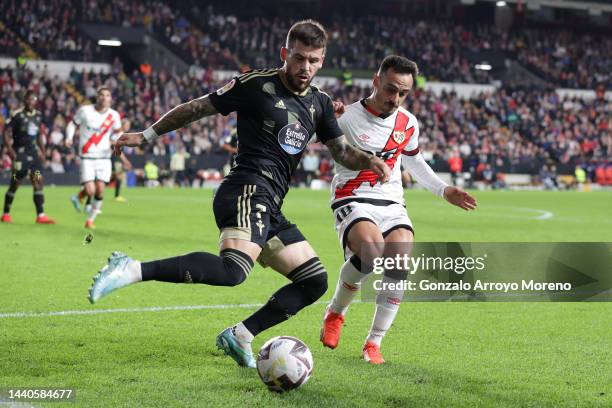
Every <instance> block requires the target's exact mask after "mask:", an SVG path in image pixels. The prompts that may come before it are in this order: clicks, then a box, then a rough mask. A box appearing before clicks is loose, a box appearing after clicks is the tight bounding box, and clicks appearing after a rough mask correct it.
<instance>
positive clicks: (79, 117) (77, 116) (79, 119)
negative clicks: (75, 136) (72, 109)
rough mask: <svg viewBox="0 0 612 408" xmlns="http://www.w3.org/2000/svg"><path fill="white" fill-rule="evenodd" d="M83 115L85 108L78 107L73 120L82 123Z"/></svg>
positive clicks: (78, 123)
mask: <svg viewBox="0 0 612 408" xmlns="http://www.w3.org/2000/svg"><path fill="white" fill-rule="evenodd" d="M83 115H84V112H83V108H82V107H80V108H79V109H77V111H76V113H75V114H74V116H73V117H72V121H73V122H74V123H75V124H77V125H80V124H81V123H83Z"/></svg>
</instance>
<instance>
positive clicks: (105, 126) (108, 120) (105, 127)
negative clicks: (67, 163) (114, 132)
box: [82, 113, 115, 154]
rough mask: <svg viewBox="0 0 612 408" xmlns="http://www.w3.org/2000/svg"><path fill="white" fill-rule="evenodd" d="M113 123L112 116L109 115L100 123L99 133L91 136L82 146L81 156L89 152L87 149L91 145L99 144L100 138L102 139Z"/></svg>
mask: <svg viewBox="0 0 612 408" xmlns="http://www.w3.org/2000/svg"><path fill="white" fill-rule="evenodd" d="M114 123H115V121H114V120H113V114H112V113H109V114H108V116H107V117H106V119H104V122H102V126H101V127H100V132H98V133H97V134H93V135H91V137H90V138H89V140H88V141H87V143H85V145H84V146H83V150H82V152H83V154H85V153H87V152H88V151H89V148H90V147H91V146H92V145H96V146H97V145H98V143H100V141H101V140H102V138H104V136H105V135H106V134H107V133H108V131H109V130H110V129H111V128H112V126H113V124H114Z"/></svg>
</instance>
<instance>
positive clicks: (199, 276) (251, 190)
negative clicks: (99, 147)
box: [89, 20, 390, 367]
mask: <svg viewBox="0 0 612 408" xmlns="http://www.w3.org/2000/svg"><path fill="white" fill-rule="evenodd" d="M326 43H327V35H326V33H325V30H324V29H323V27H322V26H321V24H319V23H317V22H315V21H312V20H305V21H300V22H298V23H295V24H294V25H293V26H292V27H291V29H290V30H289V33H288V34H287V41H286V45H285V47H282V48H281V52H280V56H281V60H282V61H283V62H284V65H283V67H282V68H280V69H264V70H255V71H251V72H247V73H245V74H242V75H240V76H238V77H236V78H234V79H233V80H232V81H230V82H229V83H228V84H227V85H225V86H224V87H222V88H221V89H219V90H218V91H217V92H214V93H211V94H209V95H205V96H203V97H201V98H198V99H194V100H192V101H190V102H187V103H184V104H182V105H179V106H177V107H175V108H174V109H172V110H171V111H170V112H168V113H166V114H165V115H164V116H163V117H162V118H161V119H160V120H158V121H157V122H156V123H155V124H153V126H152V127H150V128H148V129H146V130H145V131H144V132H141V133H126V134H124V135H123V136H121V138H119V139H118V141H117V146H118V147H119V149H120V148H121V146H137V145H140V144H142V143H148V142H151V141H152V140H153V139H155V138H156V137H157V136H158V135H161V134H164V133H166V132H169V131H171V130H174V129H178V128H180V127H183V126H186V125H187V124H188V123H190V122H192V121H194V120H198V119H200V118H202V117H204V116H209V115H213V114H216V113H221V114H222V115H228V114H229V113H230V112H233V111H236V112H238V125H237V127H238V139H239V147H238V154H237V156H236V165H235V166H234V167H233V168H232V170H231V172H230V174H229V175H228V176H227V177H226V178H225V180H224V181H223V183H222V184H221V186H220V187H219V189H218V191H217V194H216V195H215V198H214V202H213V210H214V215H215V220H216V222H217V226H218V227H219V229H220V231H221V234H220V244H219V249H220V254H219V255H213V254H210V253H205V252H193V253H190V254H186V255H182V256H177V257H174V258H168V259H160V260H155V261H151V262H142V263H141V262H139V261H136V260H134V259H132V258H130V257H128V256H126V255H124V254H122V253H118V252H114V253H113V254H112V255H111V257H110V258H109V262H108V265H106V266H104V268H102V270H101V271H100V273H99V274H98V275H96V277H94V284H93V285H92V287H91V289H90V295H89V298H90V301H91V302H92V303H93V302H96V301H97V300H99V299H100V298H101V297H102V296H105V295H106V294H108V293H110V292H112V291H113V290H115V289H118V288H120V287H123V286H127V285H129V284H132V283H135V282H140V281H147V280H156V281H164V282H175V283H204V284H208V285H219V286H235V285H238V284H240V283H242V282H243V281H244V280H245V279H246V278H247V276H248V274H249V272H250V271H251V269H252V268H253V265H254V263H255V261H259V262H260V263H261V264H262V265H264V266H270V267H271V268H272V269H274V270H276V271H277V272H279V273H281V274H283V275H284V276H286V277H287V278H288V279H289V280H290V281H291V283H289V284H288V285H286V286H284V287H282V288H281V289H280V290H278V291H277V292H276V293H275V294H274V295H272V297H271V298H270V299H269V300H268V302H267V303H266V304H265V305H264V306H263V307H261V308H260V309H259V310H257V311H256V312H255V313H254V314H253V315H251V316H250V317H248V318H247V319H245V320H243V321H242V322H240V323H238V324H236V325H235V326H233V327H230V328H227V329H225V330H224V331H222V332H221V333H220V334H219V335H218V336H217V346H218V347H219V348H220V349H222V350H224V352H225V353H226V354H228V355H229V356H231V357H232V358H233V359H234V360H235V361H236V362H237V363H238V364H239V365H241V366H247V367H255V359H254V358H253V355H252V352H251V341H252V340H253V337H254V336H256V335H257V334H259V333H260V332H262V331H264V330H266V329H268V328H270V327H272V326H274V325H277V324H279V323H281V322H283V321H285V320H287V319H288V318H289V317H291V316H293V315H295V314H296V313H297V312H299V311H300V310H301V309H303V308H304V307H306V306H308V305H310V304H312V303H313V302H315V301H316V300H317V299H319V298H320V297H321V296H322V295H323V294H324V293H325V291H326V290H327V272H326V271H325V268H324V266H323V265H322V264H321V262H320V261H319V258H318V257H317V255H316V253H315V251H314V250H313V248H312V247H311V246H310V244H309V243H308V241H306V239H305V238H304V236H303V235H302V233H301V232H300V230H299V229H298V228H297V226H296V225H295V224H292V223H291V222H290V221H289V220H287V219H286V218H285V217H284V215H283V214H282V212H281V207H282V204H283V199H284V198H285V195H286V194H287V190H288V188H289V181H290V180H291V175H292V174H293V172H294V171H295V169H296V167H297V165H298V162H299V160H300V158H301V156H302V153H303V152H304V148H305V147H306V145H307V144H308V142H309V141H310V140H311V138H313V135H314V134H315V133H316V135H317V137H318V140H320V141H321V142H322V143H324V144H325V145H326V146H327V148H328V149H329V150H330V152H331V154H332V156H333V158H334V160H336V161H337V162H339V163H342V164H343V165H344V166H346V167H348V168H351V169H355V170H358V169H371V170H372V171H374V172H375V173H376V174H378V175H379V177H380V180H381V182H386V181H387V180H388V178H389V175H390V171H389V168H388V167H387V165H386V164H385V163H384V162H383V161H382V160H380V159H379V158H377V157H376V156H374V155H370V154H367V153H364V152H361V151H359V150H357V149H354V148H352V147H351V146H350V145H349V144H348V143H347V142H346V139H345V137H344V135H343V134H342V132H341V131H340V129H339V128H338V124H337V122H336V118H335V116H334V109H333V105H332V101H331V99H330V98H329V96H328V95H327V94H325V93H323V92H321V91H320V90H319V89H318V88H317V87H315V86H312V85H310V82H311V81H312V79H313V77H314V76H315V74H316V73H317V71H318V70H319V69H320V68H321V66H322V64H323V59H324V56H325V47H326Z"/></svg>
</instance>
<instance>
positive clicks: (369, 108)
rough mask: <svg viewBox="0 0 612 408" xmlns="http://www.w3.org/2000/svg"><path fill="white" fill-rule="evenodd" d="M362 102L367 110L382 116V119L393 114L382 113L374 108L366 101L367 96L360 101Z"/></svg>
mask: <svg viewBox="0 0 612 408" xmlns="http://www.w3.org/2000/svg"><path fill="white" fill-rule="evenodd" d="M359 102H360V103H361V106H363V108H364V109H365V110H367V111H368V112H370V113H371V114H372V115H374V116H376V117H378V118H381V119H387V118H388V117H389V116H391V114H390V113H380V112H378V111H377V110H376V109H374V108H372V107H371V106H369V105H368V104H367V103H366V98H363V99H362V100H360V101H359Z"/></svg>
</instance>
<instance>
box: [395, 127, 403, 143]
mask: <svg viewBox="0 0 612 408" xmlns="http://www.w3.org/2000/svg"><path fill="white" fill-rule="evenodd" d="M404 139H406V134H405V133H404V132H402V131H401V130H394V131H393V140H394V141H395V143H397V144H402V142H403V141H404Z"/></svg>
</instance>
